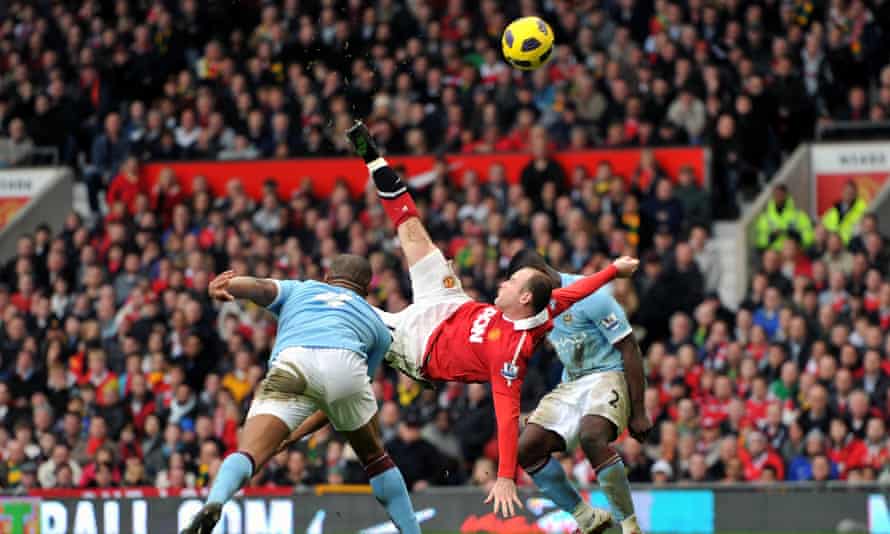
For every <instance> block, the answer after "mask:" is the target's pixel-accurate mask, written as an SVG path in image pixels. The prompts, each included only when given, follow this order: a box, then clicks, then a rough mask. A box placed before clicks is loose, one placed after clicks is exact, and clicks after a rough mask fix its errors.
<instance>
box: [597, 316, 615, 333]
mask: <svg viewBox="0 0 890 534" xmlns="http://www.w3.org/2000/svg"><path fill="white" fill-rule="evenodd" d="M600 326H602V327H603V330H615V329H616V328H618V326H619V323H618V317H616V316H615V314H614V313H610V314H609V315H607V316H605V317H603V318H602V319H600Z"/></svg>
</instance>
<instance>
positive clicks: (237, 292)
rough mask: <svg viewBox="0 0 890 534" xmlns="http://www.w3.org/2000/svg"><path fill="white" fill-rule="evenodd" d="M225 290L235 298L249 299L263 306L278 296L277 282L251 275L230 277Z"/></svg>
mask: <svg viewBox="0 0 890 534" xmlns="http://www.w3.org/2000/svg"><path fill="white" fill-rule="evenodd" d="M226 290H227V291H228V292H229V294H231V295H232V296H233V297H235V298H236V299H246V300H251V301H253V302H255V303H257V304H259V305H260V306H263V307H267V306H269V305H270V304H272V303H273V302H275V298H276V297H277V296H278V284H276V283H275V281H274V280H269V279H266V278H254V277H252V276H236V277H235V278H232V279H231V280H229V284H228V286H226Z"/></svg>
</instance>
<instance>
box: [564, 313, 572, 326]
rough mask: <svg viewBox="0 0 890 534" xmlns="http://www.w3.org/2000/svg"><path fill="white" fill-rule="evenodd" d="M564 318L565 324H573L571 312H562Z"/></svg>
mask: <svg viewBox="0 0 890 534" xmlns="http://www.w3.org/2000/svg"><path fill="white" fill-rule="evenodd" d="M562 320H563V322H564V323H565V324H572V314H571V313H564V314H562Z"/></svg>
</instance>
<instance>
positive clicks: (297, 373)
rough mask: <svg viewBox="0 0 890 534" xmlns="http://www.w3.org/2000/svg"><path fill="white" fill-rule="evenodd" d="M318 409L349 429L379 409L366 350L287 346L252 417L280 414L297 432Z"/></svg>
mask: <svg viewBox="0 0 890 534" xmlns="http://www.w3.org/2000/svg"><path fill="white" fill-rule="evenodd" d="M300 392H302V393H300ZM316 410H322V411H323V412H324V413H325V414H326V415H327V416H328V419H329V420H330V422H331V424H332V425H334V428H336V429H337V430H342V431H346V432H349V431H352V430H357V429H358V428H360V427H362V426H364V425H365V424H366V423H367V422H368V421H370V420H371V418H372V417H373V416H374V414H375V413H377V401H376V399H375V398H374V392H373V390H372V389H371V382H370V379H369V378H368V362H367V361H366V360H365V359H364V358H362V357H361V355H359V354H357V353H355V352H352V351H351V350H345V349H319V348H307V347H292V348H287V349H284V350H283V351H281V352H280V353H279V354H278V357H277V358H276V359H275V361H273V362H272V363H271V365H270V366H269V372H268V373H266V377H265V378H264V379H263V381H262V383H261V384H260V386H259V387H258V388H257V392H256V395H255V397H254V399H253V402H252V403H251V404H250V410H249V411H248V412H247V418H248V419H250V418H251V417H253V416H256V415H261V414H267V415H274V416H275V417H277V418H279V419H281V420H282V421H283V422H284V424H286V425H287V427H288V428H289V429H290V430H291V431H293V430H294V429H296V428H297V427H298V426H300V423H302V422H303V421H304V420H305V419H306V418H307V417H309V416H310V415H312V414H313V413H315V411H316Z"/></svg>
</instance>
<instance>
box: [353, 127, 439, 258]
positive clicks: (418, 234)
mask: <svg viewBox="0 0 890 534" xmlns="http://www.w3.org/2000/svg"><path fill="white" fill-rule="evenodd" d="M346 134H347V137H348V138H349V141H350V142H351V143H352V147H353V150H354V151H355V153H356V155H357V156H359V157H361V158H362V159H363V160H364V161H365V164H366V165H367V166H368V170H369V171H370V172H371V177H372V178H373V179H374V185H375V186H377V194H378V195H379V196H380V201H381V202H382V204H383V209H384V210H385V211H386V214H387V216H388V217H389V219H390V220H391V221H392V222H393V224H395V226H396V232H397V233H398V236H399V241H400V243H401V245H402V251H403V252H404V253H405V258H406V259H407V260H408V266H409V267H412V266H414V264H415V263H417V262H419V261H420V260H422V259H424V258H425V257H426V256H428V255H429V254H430V253H432V252H437V250H438V249H437V248H436V245H435V244H434V243H433V240H432V239H430V235H429V233H427V231H426V228H424V226H423V223H422V222H421V220H420V216H419V215H418V213H417V206H415V205H414V199H413V198H411V193H410V192H409V191H408V186H407V185H406V184H405V182H403V181H402V180H401V178H399V175H398V174H396V172H395V171H394V170H393V169H392V168H391V167H390V166H389V164H388V163H387V162H386V160H385V159H383V158H382V157H381V156H380V152H379V151H378V150H377V146H376V145H375V144H374V140H373V139H372V138H371V133H370V132H369V131H368V128H367V126H365V125H364V123H362V122H361V121H356V123H355V124H354V125H353V126H352V128H350V129H349V131H347V132H346Z"/></svg>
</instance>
